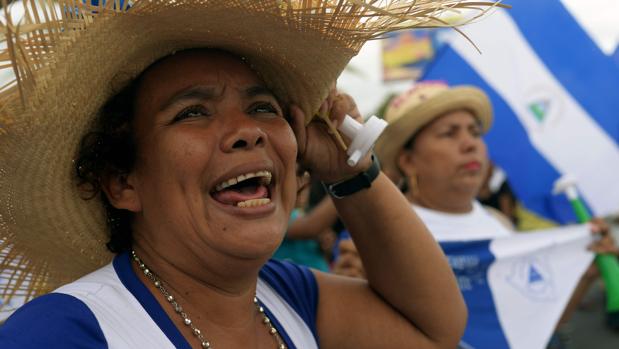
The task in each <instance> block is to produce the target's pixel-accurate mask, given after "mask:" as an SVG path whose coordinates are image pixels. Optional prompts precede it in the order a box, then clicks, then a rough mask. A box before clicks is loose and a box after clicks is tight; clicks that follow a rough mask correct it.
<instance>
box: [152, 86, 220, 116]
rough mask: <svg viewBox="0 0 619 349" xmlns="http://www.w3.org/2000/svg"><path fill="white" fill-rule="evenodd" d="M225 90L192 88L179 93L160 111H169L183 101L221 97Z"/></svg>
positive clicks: (203, 87)
mask: <svg viewBox="0 0 619 349" xmlns="http://www.w3.org/2000/svg"><path fill="white" fill-rule="evenodd" d="M222 93H223V89H221V88H216V87H213V86H204V85H198V86H191V87H189V88H187V89H185V90H182V91H180V92H178V93H177V94H175V95H173V96H172V97H170V98H169V99H168V100H167V101H166V102H165V103H163V104H162V105H161V108H159V109H160V111H163V110H166V109H168V108H169V107H170V106H172V105H174V104H176V103H178V102H180V101H183V100H200V101H204V100H210V99H214V98H217V97H219V96H221V94H222Z"/></svg>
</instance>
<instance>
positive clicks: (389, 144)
mask: <svg viewBox="0 0 619 349" xmlns="http://www.w3.org/2000/svg"><path fill="white" fill-rule="evenodd" d="M456 110H468V111H469V112H471V113H472V114H473V116H475V117H476V118H477V119H478V120H479V122H480V123H481V126H482V130H483V133H486V132H488V130H489V129H490V127H491V126H492V119H493V117H492V104H491V103H490V100H489V99H488V96H487V95H486V93H484V91H482V90H481V89H479V88H477V87H475V86H468V85H460V86H452V87H450V86H448V85H447V83H445V82H443V81H424V82H420V83H417V84H416V85H414V86H413V87H412V88H411V89H409V90H407V91H405V92H404V93H402V94H401V95H399V96H397V97H395V98H394V99H393V100H392V101H391V102H390V103H389V105H388V106H387V108H386V110H385V115H384V119H385V121H387V123H388V125H387V128H385V131H384V132H383V134H382V135H381V136H380V138H379V139H378V141H377V142H376V147H375V148H374V151H375V153H376V155H377V156H378V158H379V159H380V162H381V166H382V167H383V168H384V169H385V170H387V171H391V173H398V164H397V161H398V159H397V157H398V155H399V153H400V151H401V150H402V148H403V147H404V145H405V144H406V143H407V142H408V141H409V140H410V139H411V138H412V137H413V136H414V135H415V134H417V132H419V131H420V130H421V129H422V128H423V127H424V126H425V125H427V124H429V123H430V122H432V121H433V120H435V119H437V118H439V117H441V116H443V115H445V114H446V113H448V112H451V111H456Z"/></svg>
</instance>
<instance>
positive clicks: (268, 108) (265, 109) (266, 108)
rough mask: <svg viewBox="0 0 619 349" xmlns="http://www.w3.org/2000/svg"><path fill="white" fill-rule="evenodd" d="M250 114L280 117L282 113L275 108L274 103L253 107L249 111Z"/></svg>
mask: <svg viewBox="0 0 619 349" xmlns="http://www.w3.org/2000/svg"><path fill="white" fill-rule="evenodd" d="M249 112H250V114H266V115H272V116H278V115H280V114H281V113H280V112H279V109H278V108H277V107H276V106H274V105H273V104H272V103H258V104H255V105H253V106H251V108H250V110H249Z"/></svg>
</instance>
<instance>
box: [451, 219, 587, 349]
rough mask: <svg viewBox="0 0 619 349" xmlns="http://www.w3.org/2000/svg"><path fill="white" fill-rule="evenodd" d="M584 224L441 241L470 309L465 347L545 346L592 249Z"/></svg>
mask: <svg viewBox="0 0 619 349" xmlns="http://www.w3.org/2000/svg"><path fill="white" fill-rule="evenodd" d="M590 242H591V234H590V233H589V228H588V227H587V226H584V225H579V226H571V227H567V228H556V229H551V230H547V231H543V232H535V233H521V234H514V235H513V236H510V237H506V238H498V239H494V240H474V241H463V242H442V243H441V247H442V248H443V251H444V252H445V254H446V255H447V258H448V259H449V263H450V265H451V268H452V269H453V271H454V273H455V274H456V278H457V279H458V284H459V286H460V290H461V291H462V294H463V296H464V299H465V301H466V304H467V307H468V309H469V319H468V324H467V328H466V331H465V333H464V337H463V338H462V341H461V343H460V347H461V348H466V349H469V348H475V349H482V348H487V349H501V348H512V349H542V348H545V347H546V344H547V343H548V341H549V339H550V337H551V335H552V333H553V331H554V329H555V326H556V325H557V322H558V320H559V318H560V317H561V315H562V314H563V310H564V309H565V307H566V305H567V303H568V301H569V299H570V297H571V295H572V292H573V291H574V289H575V287H576V285H577V284H578V281H579V280H580V278H581V276H582V275H583V273H584V272H585V271H586V270H587V267H588V266H589V265H590V264H591V262H592V260H593V254H592V253H591V252H588V251H587V249H586V247H587V245H588V244H589V243H590Z"/></svg>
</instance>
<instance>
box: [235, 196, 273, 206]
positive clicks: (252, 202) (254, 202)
mask: <svg viewBox="0 0 619 349" xmlns="http://www.w3.org/2000/svg"><path fill="white" fill-rule="evenodd" d="M270 202H271V199H269V198H264V199H251V200H247V201H241V202H239V203H237V204H236V206H237V207H241V208H247V207H256V206H262V205H266V204H268V203H270Z"/></svg>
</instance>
